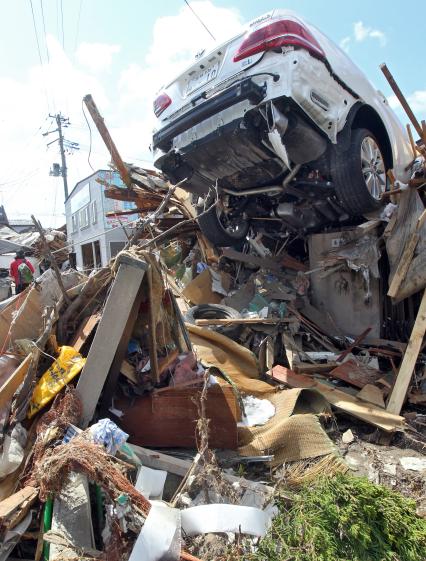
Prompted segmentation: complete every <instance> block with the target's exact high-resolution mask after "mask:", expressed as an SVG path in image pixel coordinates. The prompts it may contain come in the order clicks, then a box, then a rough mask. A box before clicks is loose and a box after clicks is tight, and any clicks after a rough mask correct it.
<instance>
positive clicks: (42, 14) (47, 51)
mask: <svg viewBox="0 0 426 561" xmlns="http://www.w3.org/2000/svg"><path fill="white" fill-rule="evenodd" d="M40 9H41V18H42V20H43V31H44V43H45V45H46V57H47V64H50V58H49V47H48V46H47V39H46V20H45V19H44V10H43V0H40Z"/></svg>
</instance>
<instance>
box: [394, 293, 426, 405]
mask: <svg viewBox="0 0 426 561" xmlns="http://www.w3.org/2000/svg"><path fill="white" fill-rule="evenodd" d="M425 330H426V290H425V291H424V293H423V298H422V301H421V303H420V307H419V311H418V313H417V317H416V321H415V323H414V327H413V331H412V332H411V336H410V340H409V341H408V345H407V349H406V351H405V354H404V358H403V359H402V363H401V366H400V368H399V372H398V376H397V378H396V381H395V384H394V387H393V389H392V393H391V395H390V398H389V401H388V404H387V407H386V410H387V411H389V412H391V413H395V414H399V413H400V411H401V408H402V405H403V403H404V401H405V397H406V395H407V390H408V386H409V385H410V381H411V376H412V375H413V370H414V367H415V365H416V361H417V357H418V355H419V351H420V347H421V345H422V341H423V337H424V335H425Z"/></svg>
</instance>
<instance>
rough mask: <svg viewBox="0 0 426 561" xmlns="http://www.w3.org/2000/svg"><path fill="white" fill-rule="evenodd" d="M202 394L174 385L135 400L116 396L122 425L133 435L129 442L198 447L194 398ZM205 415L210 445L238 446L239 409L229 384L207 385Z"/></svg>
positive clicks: (193, 389)
mask: <svg viewBox="0 0 426 561" xmlns="http://www.w3.org/2000/svg"><path fill="white" fill-rule="evenodd" d="M199 394H200V390H199V389H197V388H180V387H176V388H173V387H171V388H168V391H164V392H157V393H155V394H150V395H148V396H143V397H136V398H134V399H133V400H129V399H127V398H115V399H114V406H115V408H116V409H118V410H120V411H123V413H124V415H123V416H122V417H121V418H120V420H119V423H120V428H122V429H123V430H124V431H125V432H127V433H128V434H129V435H130V436H129V442H131V443H135V444H138V445H140V446H154V447H156V448H157V447H158V448H162V447H173V448H176V447H177V448H195V447H196V444H197V443H196V434H195V426H196V422H197V420H198V410H197V405H196V403H194V398H195V399H196V398H197V396H199ZM206 417H207V418H208V419H210V421H209V427H210V436H209V445H210V446H211V447H212V448H224V449H228V450H235V449H236V448H237V446H238V432H237V421H238V419H239V417H240V411H239V407H238V404H237V401H236V397H235V394H234V390H233V388H232V387H231V386H230V385H221V384H215V385H214V386H212V387H210V388H209V389H208V392H207V399H206Z"/></svg>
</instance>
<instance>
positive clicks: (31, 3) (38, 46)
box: [30, 0, 43, 66]
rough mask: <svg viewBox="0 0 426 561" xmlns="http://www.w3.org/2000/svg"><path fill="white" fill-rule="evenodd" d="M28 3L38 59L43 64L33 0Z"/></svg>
mask: <svg viewBox="0 0 426 561" xmlns="http://www.w3.org/2000/svg"><path fill="white" fill-rule="evenodd" d="M30 5H31V13H32V15H33V26H34V33H35V38H36V41H37V51H38V58H39V60H40V66H43V60H42V58H41V50H40V43H39V41H38V33H37V26H36V21H35V15H34V8H33V0H30Z"/></svg>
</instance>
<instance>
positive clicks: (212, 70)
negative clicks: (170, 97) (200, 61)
mask: <svg viewBox="0 0 426 561" xmlns="http://www.w3.org/2000/svg"><path fill="white" fill-rule="evenodd" d="M218 70H219V63H218V62H217V63H216V64H214V65H213V66H209V68H205V69H204V70H203V71H202V72H199V73H198V74H197V75H196V76H195V77H194V78H192V80H190V81H189V82H188V85H187V86H186V95H189V94H190V93H192V92H193V91H195V90H197V89H198V88H200V87H201V86H204V84H207V83H208V82H210V81H211V80H213V79H214V78H216V76H217V71H218Z"/></svg>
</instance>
